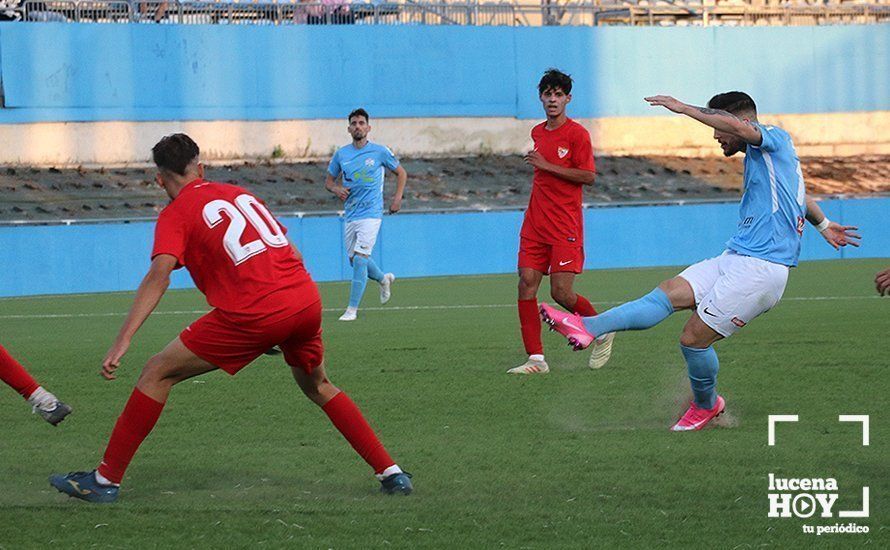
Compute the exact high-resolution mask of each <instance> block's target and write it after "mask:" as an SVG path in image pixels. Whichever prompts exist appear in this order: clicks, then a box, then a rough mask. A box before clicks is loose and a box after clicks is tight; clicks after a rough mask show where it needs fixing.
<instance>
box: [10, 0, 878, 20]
mask: <svg viewBox="0 0 890 550" xmlns="http://www.w3.org/2000/svg"><path fill="white" fill-rule="evenodd" d="M6 13H13V14H16V18H17V19H20V20H23V21H35V22H40V21H70V22H81V23H84V22H92V23H174V24H220V25H357V24H372V25H470V26H548V25H553V26H599V25H693V26H709V25H825V24H852V23H860V24H863V23H888V22H890V3H872V4H822V5H809V4H788V5H783V6H767V5H753V4H742V5H739V4H731V5H721V4H718V5H702V4H680V3H667V2H663V3H659V4H658V5H641V4H639V3H636V4H635V3H628V2H624V3H619V2H611V1H608V0H607V1H605V2H603V1H595V2H574V3H563V4H558V3H547V4H542V5H523V4H517V3H483V4H480V3H478V2H468V3H449V2H439V3H426V2H411V1H403V2H383V3H377V4H374V3H343V4H330V3H321V2H317V3H316V2H312V3H308V2H262V1H261V2H213V1H196V2H190V1H178V0H173V1H169V2H166V1H162V0H131V1H127V0H25V1H24V2H22V3H21V4H19V5H18V6H17V7H15V8H14V9H12V10H8V11H7V12H6Z"/></svg>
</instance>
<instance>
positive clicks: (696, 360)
mask: <svg viewBox="0 0 890 550" xmlns="http://www.w3.org/2000/svg"><path fill="white" fill-rule="evenodd" d="M680 350H681V351H682V352H683V357H685V358H686V370H687V371H688V372H689V383H690V384H691V385H692V394H693V395H694V396H695V404H696V405H698V406H699V407H701V408H704V409H713V408H714V405H716V404H717V390H716V388H717V371H718V370H719V369H720V361H719V360H718V359H717V352H716V351H714V347H713V346H708V347H706V348H705V349H700V348H687V347H686V346H680Z"/></svg>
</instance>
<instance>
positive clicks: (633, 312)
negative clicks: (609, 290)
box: [584, 288, 674, 336]
mask: <svg viewBox="0 0 890 550" xmlns="http://www.w3.org/2000/svg"><path fill="white" fill-rule="evenodd" d="M673 312H674V307H673V306H672V305H671V301H670V300H669V299H668V297H667V294H665V293H664V291H663V290H661V289H660V288H656V289H655V290H653V291H652V292H650V293H649V294H646V295H645V296H643V297H642V298H638V299H636V300H634V301H633V302H627V303H626V304H621V305H620V306H618V307H613V308H612V309H610V310H608V311H606V312H603V313H600V314H599V315H597V316H595V317H585V318H584V326H585V327H587V330H588V331H590V333H591V334H595V335H596V336H602V335H603V334H608V333H610V332H615V331H619V330H643V329H647V328H649V327H654V326H655V325H657V324H658V323H660V322H662V321H664V320H665V319H667V318H668V316H669V315H670V314H671V313H673Z"/></svg>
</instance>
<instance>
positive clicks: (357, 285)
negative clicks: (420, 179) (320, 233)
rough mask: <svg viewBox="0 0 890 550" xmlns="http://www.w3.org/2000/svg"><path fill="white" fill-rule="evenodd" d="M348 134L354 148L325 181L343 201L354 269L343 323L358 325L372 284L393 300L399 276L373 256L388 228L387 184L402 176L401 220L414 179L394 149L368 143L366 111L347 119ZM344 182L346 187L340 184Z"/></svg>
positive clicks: (397, 202) (338, 158) (334, 163)
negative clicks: (386, 179)
mask: <svg viewBox="0 0 890 550" xmlns="http://www.w3.org/2000/svg"><path fill="white" fill-rule="evenodd" d="M347 120H348V121H349V126H348V128H347V130H348V131H349V135H351V136H352V143H350V144H349V145H346V146H344V147H341V148H340V149H338V150H337V152H336V153H334V156H333V157H332V158H331V162H330V164H329V165H328V172H327V176H326V177H325V183H324V186H325V189H327V190H328V191H330V192H331V193H333V194H334V195H336V196H337V197H338V198H339V199H340V200H342V201H343V209H344V210H345V214H346V231H345V233H344V237H345V241H346V253H347V254H348V255H349V263H350V264H351V265H352V286H351V287H350V291H349V305H348V306H347V308H346V311H345V312H343V315H341V316H340V320H341V321H355V319H356V316H357V315H358V306H359V304H360V303H361V301H362V296H363V295H364V293H365V286H367V284H368V279H373V280H375V281H377V283H378V284H379V285H380V303H381V304H385V303H387V302H388V301H389V299H390V296H391V295H392V294H391V293H392V283H393V281H395V280H396V276H395V275H393V274H392V273H384V272H383V271H381V269H380V268H379V267H377V264H376V263H375V262H374V260H373V259H372V258H371V252H373V251H374V244H375V243H376V242H377V233H379V232H380V224H381V223H382V222H383V178H384V176H385V171H386V170H390V171H392V172H395V174H396V193H395V196H393V199H392V203H390V206H389V211H390V213H392V214H395V213H396V212H398V211H399V210H400V209H401V208H402V194H403V193H404V192H405V183H406V182H407V181H408V173H407V172H405V169H404V168H402V165H401V164H399V159H397V158H396V157H395V155H393V154H392V151H390V150H389V148H388V147H384V146H383V145H378V144H376V143H372V142H370V141H368V134H369V133H370V132H371V125H370V124H369V121H370V118H369V116H368V112H367V111H365V110H364V109H356V110H354V111H352V112H351V113H349V116H348V117H347ZM341 175H342V176H343V182H342V184H338V183H337V178H339V177H340V176H341Z"/></svg>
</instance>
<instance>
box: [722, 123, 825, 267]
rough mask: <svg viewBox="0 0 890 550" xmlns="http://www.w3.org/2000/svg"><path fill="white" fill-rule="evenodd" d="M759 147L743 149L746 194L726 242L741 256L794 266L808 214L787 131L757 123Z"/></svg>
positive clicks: (800, 178)
mask: <svg viewBox="0 0 890 550" xmlns="http://www.w3.org/2000/svg"><path fill="white" fill-rule="evenodd" d="M758 126H759V127H760V133H761V135H762V136H763V142H762V143H761V144H760V146H759V147H757V146H754V145H751V144H748V148H747V150H746V152H745V192H744V194H743V195H742V203H741V204H740V205H739V226H738V230H737V231H736V234H735V235H734V236H733V237H732V239H730V240H729V242H728V243H726V246H727V247H728V248H729V249H730V250H733V251H735V252H737V253H739V254H743V255H745V256H751V257H754V258H760V259H762V260H767V261H769V262H773V263H777V264H782V265H787V266H795V265H797V258H798V257H799V256H800V237H801V235H802V234H803V227H804V223H805V217H806V211H807V208H806V188H805V187H804V182H803V174H802V173H801V171H800V160H798V158H797V152H796V151H795V150H794V144H793V143H792V142H791V136H789V135H788V132H786V131H785V130H782V129H781V128H778V127H776V126H766V125H758Z"/></svg>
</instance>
